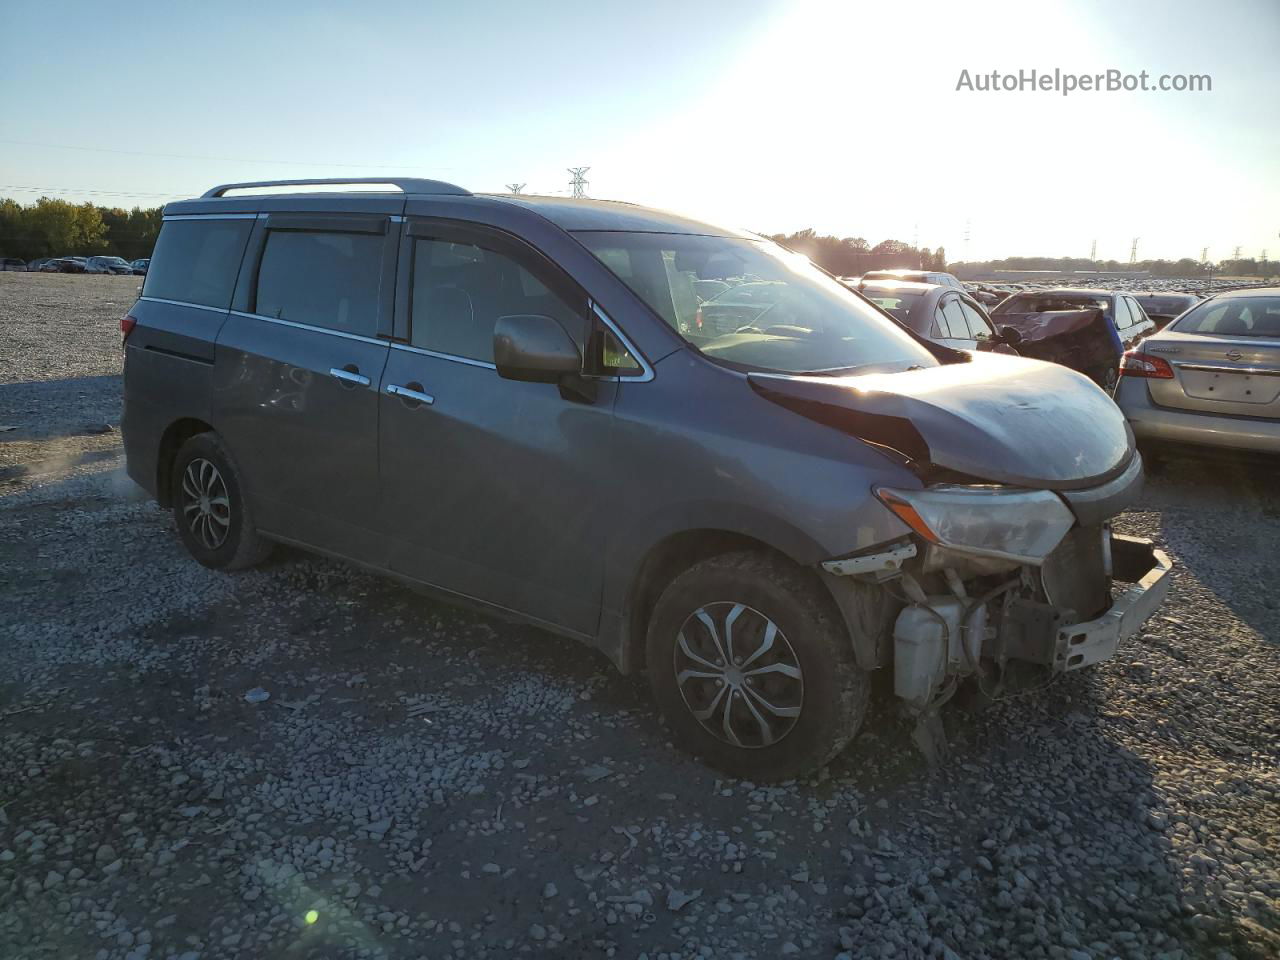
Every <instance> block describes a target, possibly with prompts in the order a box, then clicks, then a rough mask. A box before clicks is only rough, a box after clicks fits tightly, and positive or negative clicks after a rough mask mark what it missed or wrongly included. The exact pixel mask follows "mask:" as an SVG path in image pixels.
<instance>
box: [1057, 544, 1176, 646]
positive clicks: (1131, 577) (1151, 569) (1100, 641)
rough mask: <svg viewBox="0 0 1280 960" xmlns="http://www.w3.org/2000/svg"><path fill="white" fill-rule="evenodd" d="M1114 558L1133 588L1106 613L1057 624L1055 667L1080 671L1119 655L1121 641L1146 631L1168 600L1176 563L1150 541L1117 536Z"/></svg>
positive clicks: (1117, 574)
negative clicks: (1146, 624) (1082, 620)
mask: <svg viewBox="0 0 1280 960" xmlns="http://www.w3.org/2000/svg"><path fill="white" fill-rule="evenodd" d="M1111 562H1112V566H1113V576H1114V578H1115V580H1117V581H1120V582H1122V583H1128V584H1129V586H1127V587H1125V588H1124V589H1123V590H1121V591H1120V593H1119V595H1118V596H1117V597H1116V598H1115V599H1114V600H1113V601H1112V604H1111V607H1110V609H1108V610H1107V612H1106V613H1104V614H1103V615H1102V616H1100V617H1097V618H1096V619H1093V620H1088V621H1085V622H1083V623H1071V624H1059V625H1058V626H1057V632H1056V636H1055V640H1054V647H1053V664H1052V666H1053V668H1054V670H1056V671H1069V670H1080V669H1082V668H1084V667H1087V666H1089V665H1090V664H1094V663H1099V662H1100V661H1102V660H1106V659H1108V658H1110V657H1112V656H1114V655H1115V652H1116V649H1117V648H1118V647H1119V646H1120V642H1121V641H1123V640H1127V639H1128V638H1129V637H1131V636H1133V635H1134V634H1135V633H1137V632H1138V631H1139V630H1141V629H1142V626H1143V624H1145V623H1146V622H1147V621H1148V620H1150V619H1151V617H1152V616H1153V615H1154V614H1155V612H1156V610H1157V609H1159V607H1160V604H1162V603H1163V602H1164V598H1165V596H1166V595H1167V594H1168V592H1169V584H1170V577H1169V574H1170V573H1171V572H1172V571H1173V563H1172V562H1171V561H1170V560H1169V557H1168V555H1167V554H1165V553H1164V551H1162V550H1157V549H1156V548H1155V546H1154V545H1153V544H1152V543H1151V541H1150V540H1145V539H1141V538H1139V537H1124V536H1120V535H1117V534H1112V536H1111Z"/></svg>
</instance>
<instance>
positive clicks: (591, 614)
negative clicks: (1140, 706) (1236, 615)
mask: <svg viewBox="0 0 1280 960" xmlns="http://www.w3.org/2000/svg"><path fill="white" fill-rule="evenodd" d="M317 183H323V184H324V185H326V186H332V185H334V184H333V182H330V181H309V180H307V181H300V182H293V183H289V182H286V183H281V184H262V183H255V184H237V185H227V186H222V187H215V188H214V189H212V190H210V191H209V192H208V193H206V194H205V195H204V196H203V197H200V198H198V199H195V200H189V201H183V202H180V203H173V204H170V205H169V206H167V207H166V208H165V220H164V222H163V225H162V227H161V230H160V235H159V238H158V241H157V243H156V247H155V252H154V257H153V262H152V265H151V269H150V270H149V271H148V273H147V279H146V282H145V284H144V285H143V291H142V296H141V297H140V298H139V300H138V301H137V303H135V304H134V306H133V307H132V308H131V310H130V312H129V315H128V316H127V317H125V318H124V319H123V320H122V322H121V329H122V331H123V332H124V335H125V360H124V393H125V403H124V417H123V421H122V425H121V426H122V433H123V438H124V446H125V451H126V456H127V466H128V471H129V475H130V476H131V477H132V478H133V479H134V480H135V481H137V482H138V483H139V484H141V485H142V486H143V487H144V488H145V489H147V490H148V491H149V492H150V493H152V494H153V495H154V496H156V497H157V498H158V499H159V501H160V502H161V503H163V504H164V505H166V506H168V507H170V508H171V509H172V511H173V516H174V520H175V523H176V527H177V530H178V534H179V536H180V537H181V540H182V542H183V544H184V545H185V546H186V548H187V550H188V551H189V552H190V553H191V555H192V556H193V557H194V558H195V559H196V560H197V561H198V562H200V563H202V564H204V565H205V566H208V567H211V568H215V569H223V570H233V569H236V568H241V567H247V566H251V565H253V564H255V563H258V562H261V561H262V560H263V559H264V558H265V557H266V556H267V554H268V552H269V550H270V548H271V545H272V543H273V542H274V541H282V542H287V543H290V544H295V545H298V546H302V547H306V548H309V549H313V550H318V551H321V552H324V553H328V554H330V555H334V556H337V557H342V558H346V559H349V560H352V561H355V562H357V563H359V564H361V565H363V566H365V567H368V568H370V569H374V570H380V571H383V572H385V573H388V574H390V575H393V576H396V577H399V578H400V579H402V580H407V581H410V582H413V583H416V584H419V585H422V586H425V587H431V588H434V589H436V590H438V591H441V592H443V594H444V595H445V596H452V597H463V598H469V600H470V602H472V603H478V604H481V605H483V606H486V607H489V608H491V609H493V610H495V611H497V612H500V613H501V614H503V615H505V616H508V617H512V616H514V617H516V618H519V619H523V620H525V621H528V622H532V623H535V624H538V625H540V626H542V627H544V628H547V629H551V630H555V631H558V632H560V633H562V634H565V635H567V636H570V637H574V638H576V639H578V640H581V641H584V642H586V643H588V644H591V645H593V646H595V647H596V648H598V649H599V650H601V651H602V652H603V653H605V654H606V655H607V656H608V657H609V658H610V659H611V660H612V661H613V663H614V664H616V665H617V667H618V668H619V669H620V670H622V671H623V672H631V671H637V670H646V671H647V672H648V675H649V679H650V682H651V684H652V688H653V691H654V696H655V699H656V700H657V702H658V704H659V705H660V707H661V709H662V712H663V714H664V716H665V717H666V720H667V723H668V725H669V727H670V730H671V734H672V737H673V739H674V740H675V741H677V742H679V743H680V744H681V745H683V746H684V747H686V748H688V749H689V750H691V751H693V752H695V753H698V754H700V755H702V756H704V757H706V758H707V759H708V760H709V761H710V762H712V763H713V764H714V765H716V766H718V767H720V768H722V769H725V770H727V771H729V772H731V773H733V774H735V775H738V776H743V777H749V778H751V779H756V780H777V779H787V778H791V777H795V776H797V775H799V774H802V773H805V772H808V771H811V770H813V769H815V768H817V767H819V766H821V765H822V764H824V763H826V762H827V761H828V760H830V759H831V758H832V757H833V756H835V755H836V754H837V753H838V752H839V751H840V750H842V749H843V748H844V746H845V745H846V744H848V743H849V742H850V740H851V739H852V738H853V736H854V734H855V733H856V732H857V730H858V728H859V726H860V725H861V724H862V722H863V719H864V716H865V714H866V709H867V703H868V698H869V693H870V682H871V681H870V678H871V673H872V672H873V671H875V670H883V671H887V672H891V673H892V675H893V684H894V690H895V692H896V694H897V695H898V696H899V697H900V698H901V699H902V700H903V702H904V703H905V704H906V705H907V707H908V709H909V710H910V711H912V712H913V713H914V714H915V716H916V717H917V719H918V724H919V733H920V734H921V736H920V738H919V739H920V742H921V743H923V744H933V745H935V746H936V745H937V744H938V726H939V725H938V723H937V718H938V710H939V708H940V707H941V705H942V704H943V703H945V702H946V701H947V700H948V699H949V698H950V696H951V695H952V694H953V693H954V692H955V690H956V687H957V685H958V684H959V683H960V682H961V681H962V680H969V681H971V682H976V681H981V683H982V686H983V689H984V690H987V691H998V690H1002V689H1013V688H1016V687H1018V686H1022V685H1025V683H1027V682H1034V683H1040V682H1043V681H1044V680H1047V679H1049V678H1052V677H1053V676H1055V675H1058V674H1061V673H1064V672H1067V671H1072V670H1078V669H1081V668H1083V667H1087V666H1088V665H1090V664H1093V663H1097V662H1098V661H1101V660H1105V659H1107V658H1108V657H1111V656H1112V655H1114V654H1115V652H1116V650H1117V647H1118V645H1119V644H1120V643H1121V642H1122V641H1124V640H1125V639H1126V638H1127V637H1129V636H1131V635H1133V634H1134V633H1135V632H1137V631H1138V630H1139V629H1140V628H1141V626H1142V624H1143V623H1144V622H1146V620H1147V619H1148V618H1150V617H1151V616H1152V615H1154V613H1155V611H1156V609H1157V608H1158V606H1159V604H1160V603H1161V601H1162V599H1163V597H1164V595H1165V593H1166V591H1167V589H1168V584H1169V581H1170V578H1169V576H1168V573H1169V572H1170V566H1169V561H1168V558H1167V557H1165V555H1164V554H1162V553H1161V552H1160V551H1158V550H1155V549H1154V548H1153V546H1152V545H1151V543H1150V542H1149V541H1142V540H1137V539H1132V538H1127V537H1121V536H1118V535H1114V534H1112V533H1111V531H1110V528H1109V524H1108V521H1109V520H1110V518H1111V517H1113V516H1115V515H1116V514H1117V513H1119V512H1120V511H1121V510H1123V509H1124V508H1125V507H1126V506H1128V505H1129V504H1131V503H1133V501H1134V499H1135V498H1136V497H1137V495H1138V494H1139V492H1140V489H1141V484H1142V459H1141V457H1140V456H1139V455H1138V454H1137V452H1136V450H1135V449H1134V447H1133V444H1132V440H1131V436H1130V434H1129V432H1128V430H1127V428H1126V426H1125V423H1124V418H1123V416H1122V415H1121V414H1120V411H1119V410H1118V409H1117V408H1116V406H1115V404H1114V403H1112V402H1111V400H1110V398H1108V397H1107V396H1106V394H1104V393H1103V392H1102V391H1101V390H1099V389H1098V388H1097V387H1096V386H1095V385H1094V384H1092V383H1090V382H1089V380H1088V379H1087V378H1085V377H1083V376H1081V375H1080V374H1078V373H1076V372H1074V371H1072V370H1068V369H1066V368H1065V367H1060V366H1056V365H1053V364H1047V363H1041V362H1038V361H1035V360H1026V359H1023V358H1020V357H1011V356H999V355H995V354H992V353H977V352H969V351H956V350H950V349H948V348H946V347H943V346H940V345H938V344H935V343H931V342H930V341H929V340H928V339H926V338H924V337H922V336H920V335H919V334H916V333H914V332H912V331H911V330H909V329H907V328H905V327H904V326H902V325H900V324H898V323H895V322H894V321H893V320H892V319H890V318H889V317H888V316H886V315H885V314H884V313H883V312H882V311H880V310H878V309H877V308H875V307H874V306H873V305H872V304H870V303H868V302H867V301H866V300H865V299H863V298H861V297H859V296H857V295H855V294H853V293H852V292H851V291H849V290H848V289H847V288H845V287H844V286H843V285H841V284H840V283H839V282H837V281H836V280H834V279H833V278H831V277H830V276H828V275H827V274H825V273H823V272H822V271H820V270H818V269H817V268H815V267H813V266H812V265H811V264H810V263H809V262H808V261H807V260H804V259H803V258H798V257H796V256H795V255H794V254H790V253H788V252H786V251H784V250H783V249H782V248H780V247H778V246H776V245H775V244H773V243H770V242H768V241H766V240H762V239H760V238H758V237H756V236H753V235H751V234H745V233H740V232H737V231H733V230H724V229H720V228H717V227H714V226H711V225H708V224H705V223H698V222H695V221H692V220H688V219H685V218H682V217H679V216H676V215H673V214H670V213H665V212H662V211H657V210H650V209H646V208H644V207H639V206H634V205H631V204H624V203H610V202H605V201H596V200H585V199H568V198H552V197H534V196H525V195H505V196H494V195H473V194H471V193H470V192H469V191H467V190H465V189H464V188H462V187H458V186H454V185H452V184H447V183H441V182H439V181H431V180H395V181H393V182H392V183H388V182H387V179H386V178H385V177H383V178H377V179H376V180H370V181H360V182H359V183H361V184H374V183H376V184H381V185H382V188H381V190H380V191H378V192H336V191H332V192H324V193H311V194H308V193H306V189H307V187H308V186H309V185H311V184H317ZM342 183H351V181H342ZM269 190H274V191H275V193H266V192H264V191H269ZM246 191H252V193H248V192H246ZM197 257H199V269H198V270H196V269H193V266H194V264H195V261H196V258H197ZM411 278H412V283H411V282H410V279H411ZM698 280H721V281H725V282H729V281H730V280H734V281H737V282H736V284H735V286H734V290H733V291H724V292H722V293H721V294H720V296H718V297H715V298H714V299H712V300H709V301H707V302H705V303H700V302H699V299H698V296H697V294H696V292H695V287H694V283H695V282H696V281H698ZM744 288H749V289H746V290H745V291H744ZM730 292H737V293H738V294H739V296H737V297H734V298H732V300H733V305H732V306H731V307H727V308H726V309H724V310H723V311H721V315H720V316H719V317H718V318H717V317H716V313H717V308H715V307H714V306H713V305H714V304H717V303H720V305H721V307H726V303H727V302H728V301H726V299H725V298H726V297H727V296H728V294H729V293H730ZM708 308H711V309H710V310H709V309H708ZM739 310H746V311H747V312H746V313H741V314H740V313H737V312H736V311H739ZM708 314H709V315H710V318H711V319H708ZM700 318H701V319H700ZM743 320H745V321H746V322H745V323H743V322H742V321H743ZM442 452H447V454H448V455H447V456H442ZM1113 582H1116V583H1121V584H1124V585H1123V586H1118V587H1116V589H1115V592H1114V593H1113Z"/></svg>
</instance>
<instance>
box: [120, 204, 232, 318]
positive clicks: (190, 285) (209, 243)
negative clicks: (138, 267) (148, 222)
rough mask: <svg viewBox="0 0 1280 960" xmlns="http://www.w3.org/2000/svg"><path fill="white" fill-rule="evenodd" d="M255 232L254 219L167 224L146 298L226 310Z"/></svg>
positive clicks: (150, 272) (154, 257)
mask: <svg viewBox="0 0 1280 960" xmlns="http://www.w3.org/2000/svg"><path fill="white" fill-rule="evenodd" d="M252 227H253V221H252V220H212V219H210V220H167V221H165V223H164V225H163V226H162V227H161V228H160V236H159V237H158V238H157V239H156V248H155V252H154V253H153V254H152V255H151V265H150V267H149V268H148V270H147V279H146V281H145V282H144V283H143V285H142V295H143V296H145V297H158V298H160V299H161V300H178V301H181V302H182V303H197V304H200V305H201V306H205V307H218V308H219V309H222V310H225V309H226V308H227V307H229V306H230V305H231V291H232V290H233V289H235V285H236V275H237V274H238V273H239V272H240V259H241V257H243V256H244V248H245V244H246V243H247V242H248V239H249V231H250V230H251V229H252Z"/></svg>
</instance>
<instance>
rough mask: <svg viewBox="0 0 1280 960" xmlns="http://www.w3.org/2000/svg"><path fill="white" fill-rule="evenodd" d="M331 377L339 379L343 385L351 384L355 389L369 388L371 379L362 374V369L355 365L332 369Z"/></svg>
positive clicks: (330, 369) (330, 371) (330, 370)
mask: <svg viewBox="0 0 1280 960" xmlns="http://www.w3.org/2000/svg"><path fill="white" fill-rule="evenodd" d="M329 376H331V377H337V378H338V379H339V380H341V381H342V382H343V383H349V384H351V385H352V386H353V387H367V386H368V385H369V378H368V377H366V376H364V374H362V373H361V372H360V368H359V367H357V366H356V365H355V364H354V363H349V364H347V365H346V366H345V367H330V368H329Z"/></svg>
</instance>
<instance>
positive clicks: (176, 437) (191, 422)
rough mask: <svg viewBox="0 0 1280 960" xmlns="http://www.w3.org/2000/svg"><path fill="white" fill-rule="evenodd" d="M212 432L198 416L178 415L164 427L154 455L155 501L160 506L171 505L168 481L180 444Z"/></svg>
mask: <svg viewBox="0 0 1280 960" xmlns="http://www.w3.org/2000/svg"><path fill="white" fill-rule="evenodd" d="M213 432H215V431H214V429H213V426H212V425H211V424H209V423H208V422H207V421H205V420H201V419H200V418H199V417H180V418H179V419H177V420H174V421H173V422H172V423H170V424H169V425H168V426H167V427H165V429H164V433H162V434H161V435H160V447H159V451H158V452H157V455H156V501H157V502H158V503H159V504H160V506H162V507H170V506H173V491H172V490H171V489H170V482H171V481H172V479H173V462H174V460H175V459H176V458H177V456H178V451H179V450H181V449H182V445H183V444H184V443H186V442H187V441H188V440H190V439H191V438H192V437H194V436H197V435H199V434H201V433H213Z"/></svg>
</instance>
